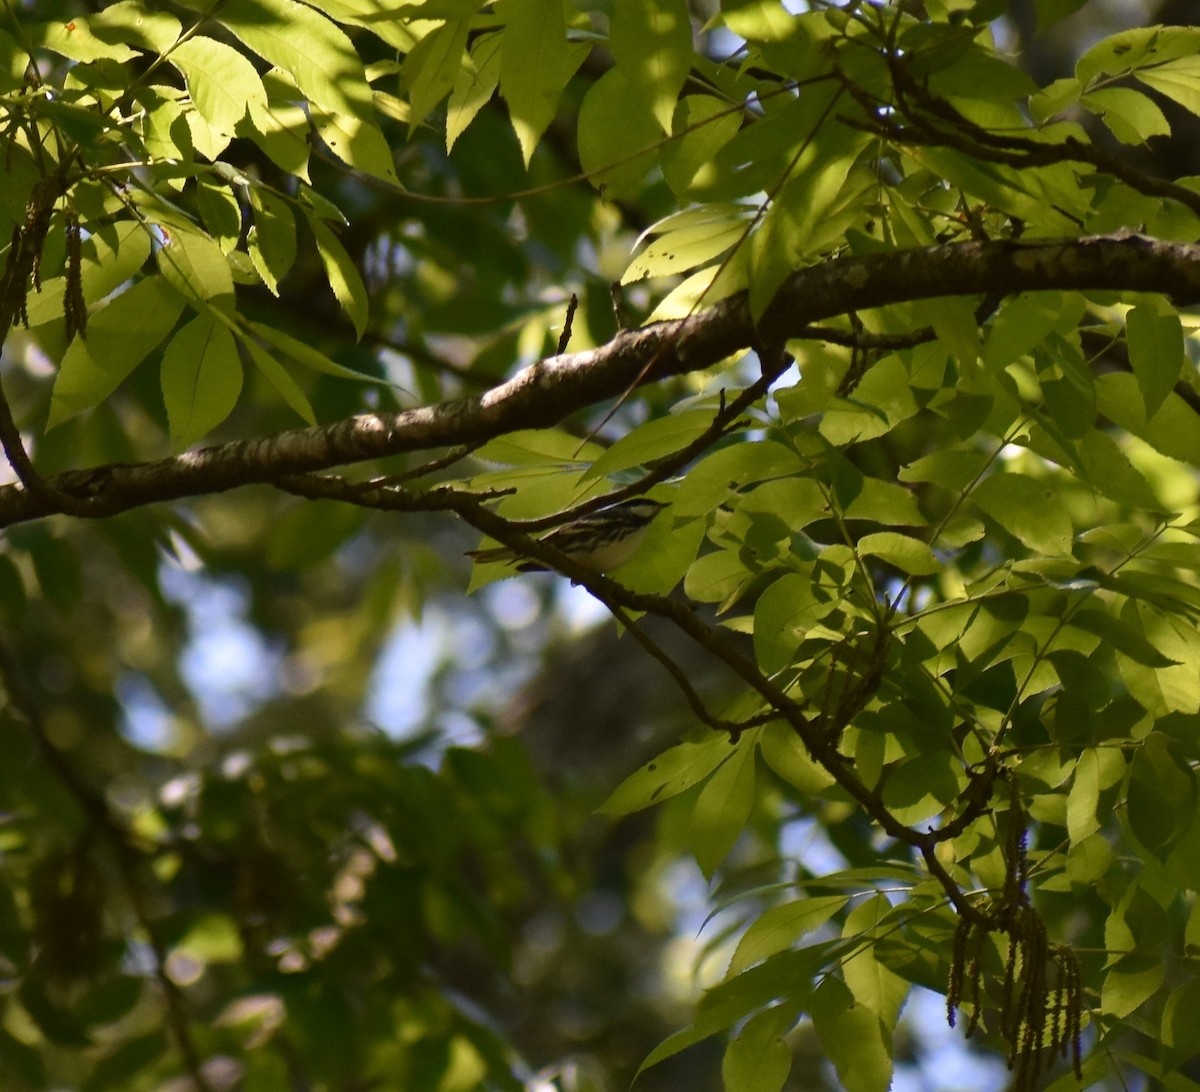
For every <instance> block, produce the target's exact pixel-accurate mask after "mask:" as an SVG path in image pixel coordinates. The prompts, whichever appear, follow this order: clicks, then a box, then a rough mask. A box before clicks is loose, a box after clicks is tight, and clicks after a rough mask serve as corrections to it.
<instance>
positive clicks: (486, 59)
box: [446, 34, 504, 152]
mask: <svg viewBox="0 0 1200 1092" xmlns="http://www.w3.org/2000/svg"><path fill="white" fill-rule="evenodd" d="M503 40H504V39H503V36H502V35H500V34H485V35H483V36H482V37H480V38H479V39H478V41H476V42H475V44H474V45H473V46H472V47H471V53H470V63H463V64H462V66H461V67H460V68H459V70H458V74H457V75H456V76H455V78H454V86H453V88H452V89H451V91H450V102H449V104H448V106H447V108H446V151H447V152H449V151H450V150H451V149H452V148H453V147H454V142H455V141H456V140H458V138H459V137H460V136H462V134H463V132H464V131H465V130H466V128H467V126H468V125H470V124H471V122H472V121H473V120H474V119H475V116H476V115H477V114H478V113H479V111H480V110H482V109H483V107H484V106H485V105H487V103H488V102H489V101H490V99H491V97H492V95H493V94H494V93H495V90H496V88H497V87H498V86H499V85H500V45H501V43H502V42H503Z"/></svg>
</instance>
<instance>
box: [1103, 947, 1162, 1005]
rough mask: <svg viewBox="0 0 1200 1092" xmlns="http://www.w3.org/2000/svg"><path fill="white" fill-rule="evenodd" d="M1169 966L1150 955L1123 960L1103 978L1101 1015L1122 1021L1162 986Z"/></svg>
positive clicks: (1133, 955) (1140, 953)
mask: <svg viewBox="0 0 1200 1092" xmlns="http://www.w3.org/2000/svg"><path fill="white" fill-rule="evenodd" d="M1165 975H1166V965H1165V964H1164V963H1163V961H1162V958H1161V957H1160V956H1158V955H1155V954H1154V953H1151V952H1134V953H1131V954H1130V955H1127V956H1122V957H1121V958H1120V959H1119V960H1118V961H1117V962H1116V964H1115V965H1114V966H1113V967H1112V969H1111V970H1109V972H1108V974H1106V975H1105V976H1104V984H1103V985H1102V986H1101V989H1100V1011H1101V1012H1102V1013H1104V1014H1105V1015H1106V1016H1112V1017H1115V1018H1116V1019H1118V1020H1123V1019H1125V1017H1127V1016H1129V1015H1130V1013H1132V1012H1134V1011H1135V1010H1136V1009H1138V1008H1140V1007H1141V1006H1142V1005H1143V1004H1145V1003H1146V1001H1148V1000H1149V999H1150V998H1151V997H1153V996H1154V994H1155V993H1157V992H1158V988H1159V987H1160V986H1161V985H1162V983H1163V978H1164V977H1165Z"/></svg>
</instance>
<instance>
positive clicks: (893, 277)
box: [0, 234, 1200, 526]
mask: <svg viewBox="0 0 1200 1092" xmlns="http://www.w3.org/2000/svg"><path fill="white" fill-rule="evenodd" d="M1053 289H1060V290H1092V289H1107V290H1117V291H1126V292H1162V293H1166V294H1167V295H1170V296H1172V297H1173V298H1174V300H1175V301H1176V302H1177V303H1179V304H1186V303H1194V302H1198V301H1200V246H1194V245H1190V244H1183V243H1171V242H1163V241H1160V240H1155V239H1148V238H1145V237H1142V236H1138V235H1132V234H1119V235H1112V236H1095V237H1089V238H1083V239H1067V240H1055V241H1042V242H1038V241H1029V242H1024V241H1023V242H1017V241H1002V242H967V243H955V244H951V245H945V246H933V247H926V248H922V249H916V250H904V251H896V252H890V253H886V254H872V255H868V256H865V257H842V258H834V259H831V260H829V261H827V262H824V263H822V264H821V265H817V266H812V267H809V268H806V269H802V270H799V271H798V272H796V273H794V274H792V276H791V277H789V278H788V280H787V281H786V282H785V283H784V284H783V286H782V287H781V288H780V290H779V292H778V293H777V295H776V297H775V299H774V300H773V301H772V303H771V305H770V306H769V307H768V309H767V311H766V313H765V314H764V315H763V316H762V318H761V320H760V321H759V323H758V327H757V329H756V328H755V326H754V324H753V323H752V322H751V319H750V312H749V308H748V305H747V301H746V297H745V295H744V294H741V295H737V296H733V297H731V298H730V299H727V300H723V301H722V302H720V303H718V304H717V305H716V306H714V307H712V308H709V309H707V310H705V311H702V312H700V313H698V314H696V315H693V316H691V317H689V318H686V319H679V320H675V321H672V322H660V323H655V324H654V325H652V326H647V327H645V328H643V329H641V330H625V331H622V332H620V333H619V334H618V335H617V336H616V337H615V338H614V339H613V340H612V341H610V342H609V343H608V344H607V345H603V346H600V347H599V348H597V349H592V350H588V351H586V352H580V353H569V354H565V355H561V356H555V357H551V358H549V359H547V360H543V361H540V362H538V363H537V364H534V365H533V366H531V367H529V368H526V369H524V370H523V371H521V372H520V373H518V374H517V375H516V376H514V377H513V378H512V379H510V380H509V381H508V382H506V383H502V384H501V385H500V386H498V387H495V388H493V389H492V390H490V391H486V392H485V393H483V394H481V395H478V396H476V397H472V398H464V399H459V400H456V401H452V402H445V403H442V404H440V405H436V406H424V407H420V408H417V409H412V410H405V411H403V412H401V413H394V414H363V415H360V416H356V417H351V418H348V419H346V420H344V421H340V422H337V423H336V424H333V425H329V426H325V427H315V428H305V429H296V430H293V431H289V432H283V433H279V434H277V435H275V436H271V437H267V438H264V439H257V440H243V441H237V442H234V443H228V444H220V445H217V446H214V447H208V448H203V449H201V450H199V451H195V452H189V453H187V454H184V455H180V456H178V457H176V458H171V459H163V460H159V461H156V462H149V463H140V464H113V465H110V466H105V467H99V468H96V469H94V470H88V471H72V472H67V473H64V474H60V475H58V476H57V477H55V478H53V479H50V480H49V481H48V483H47V484H48V485H49V486H50V487H51V489H53V490H61V491H62V492H64V493H66V494H68V495H70V496H72V497H74V498H76V499H77V500H79V501H83V502H84V503H85V505H86V511H85V512H79V513H78V514H86V515H89V516H93V517H102V516H110V515H114V514H116V513H118V512H123V511H126V510H128V509H130V508H134V507H138V506H140V505H144V504H151V503H155V502H158V501H168V500H177V499H180V498H183V497H189V496H197V495H200V494H205V493H217V492H222V491H224V490H226V489H231V488H234V487H236V486H241V485H249V484H253V483H271V482H274V481H276V480H278V479H279V478H281V477H282V476H285V475H289V474H296V473H300V472H305V471H312V470H321V469H328V468H330V467H334V466H342V465H346V464H350V463H356V462H362V461H366V460H371V459H377V458H380V457H383V456H387V455H396V454H400V453H403V452H413V451H425V450H430V449H436V448H441V447H445V446H450V445H456V444H471V443H478V442H481V441H485V440H488V439H490V438H491V437H494V436H499V435H502V434H504V433H505V432H508V431H510V430H512V429H515V428H537V427H545V426H549V425H553V424H556V423H557V422H559V421H561V420H562V419H563V418H564V417H566V416H567V415H568V414H570V413H573V412H575V411H576V410H579V409H582V408H584V407H586V406H590V405H593V404H595V403H597V402H601V401H603V400H605V399H607V398H612V397H615V396H617V395H618V394H620V393H621V392H622V391H623V390H625V388H626V387H627V386H628V385H629V384H630V383H631V382H633V381H634V379H635V377H637V376H638V375H639V374H642V373H643V372H644V378H643V382H647V383H649V382H654V381H656V380H659V379H663V378H665V377H667V376H672V375H681V374H684V373H686V372H694V371H699V370H702V369H705V368H709V367H712V366H713V365H715V364H718V363H720V362H721V361H722V360H725V359H727V358H728V357H730V356H732V355H734V354H736V353H738V352H741V351H744V350H746V349H748V348H749V347H751V346H753V345H757V344H764V343H765V344H779V343H780V342H782V341H784V340H785V339H787V338H789V337H796V336H802V335H803V332H804V330H805V328H806V327H807V326H809V325H810V324H812V323H814V322H820V321H823V320H826V319H829V318H832V317H834V316H837V315H842V314H845V313H847V312H849V311H853V310H857V311H863V310H865V309H868V308H871V307H880V306H884V305H887V304H893V303H902V302H906V301H910V300H918V299H929V298H933V297H938V296H953V295H975V294H980V293H989V294H1007V293H1012V292H1022V291H1031V292H1032V291H1045V290H1053ZM59 510H60V509H58V508H56V507H55V506H54V500H53V496H52V495H51V496H47V497H37V496H35V495H32V494H30V493H29V492H28V491H27V490H25V489H23V488H22V487H21V486H20V485H12V486H7V487H5V488H3V489H0V526H7V525H11V524H14V523H20V522H23V521H26V520H31V519H37V518H39V517H41V516H45V515H48V514H50V513H51V512H55V511H59Z"/></svg>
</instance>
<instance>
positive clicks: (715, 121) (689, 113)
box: [662, 95, 741, 198]
mask: <svg viewBox="0 0 1200 1092" xmlns="http://www.w3.org/2000/svg"><path fill="white" fill-rule="evenodd" d="M740 113H741V111H740V108H736V109H735V108H733V107H731V106H730V105H729V103H727V102H725V100H724V99H719V98H716V97H715V96H713V95H686V96H685V97H684V98H682V99H680V100H679V103H678V105H677V106H676V108H675V117H674V122H673V127H672V132H674V134H675V135H676V139H675V140H673V141H671V143H670V144H667V145H665V146H664V147H663V150H662V168H663V177H664V178H665V179H666V180H667V185H668V186H670V187H671V189H672V190H673V191H674V193H675V195H676V196H677V197H681V198H682V197H687V196H688V195H689V194H690V192H691V191H692V189H693V188H694V187H695V188H699V189H703V188H704V187H707V186H711V185H712V184H713V183H714V182H716V181H717V177H716V165H715V164H714V163H713V159H714V157H715V156H716V154H717V153H718V152H719V151H720V150H721V149H722V148H723V147H725V145H726V144H728V143H729V141H731V140H732V139H733V138H734V137H735V136H736V135H737V132H738V129H739V128H740V127H741V117H740ZM680 134H682V136H681V135H680Z"/></svg>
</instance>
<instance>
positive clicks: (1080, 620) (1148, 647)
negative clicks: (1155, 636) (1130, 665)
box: [1070, 608, 1179, 667]
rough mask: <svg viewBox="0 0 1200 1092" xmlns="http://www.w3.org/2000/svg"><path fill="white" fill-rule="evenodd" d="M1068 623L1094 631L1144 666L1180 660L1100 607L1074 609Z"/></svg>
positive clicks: (1166, 665) (1164, 664) (1162, 664)
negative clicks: (1166, 653)
mask: <svg viewBox="0 0 1200 1092" xmlns="http://www.w3.org/2000/svg"><path fill="white" fill-rule="evenodd" d="M1070 625H1072V626H1074V627H1075V628H1076V629H1082V630H1086V631H1087V632H1088V633H1094V634H1095V635H1096V636H1097V637H1099V638H1100V639H1101V640H1102V641H1104V643H1105V644H1107V645H1109V646H1111V647H1112V648H1115V649H1116V650H1117V651H1118V652H1120V653H1122V654H1123V655H1125V656H1128V657H1129V658H1130V659H1131V660H1134V661H1135V662H1136V663H1139V664H1145V665H1146V666H1147V667H1170V666H1171V665H1172V664H1175V663H1178V662H1179V661H1178V660H1172V659H1170V658H1169V657H1168V656H1164V655H1163V653H1162V652H1161V651H1159V649H1157V648H1156V647H1155V646H1154V645H1153V644H1151V642H1150V641H1148V640H1147V639H1146V638H1145V636H1143V635H1142V634H1141V633H1140V632H1138V630H1136V629H1134V628H1133V627H1132V626H1130V625H1129V624H1128V623H1127V622H1125V621H1123V620H1122V619H1120V618H1114V617H1113V616H1112V615H1111V614H1109V613H1108V611H1106V610H1103V609H1101V608H1095V609H1093V608H1088V609H1085V610H1077V611H1075V612H1074V613H1073V614H1072V615H1071V617H1070Z"/></svg>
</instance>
